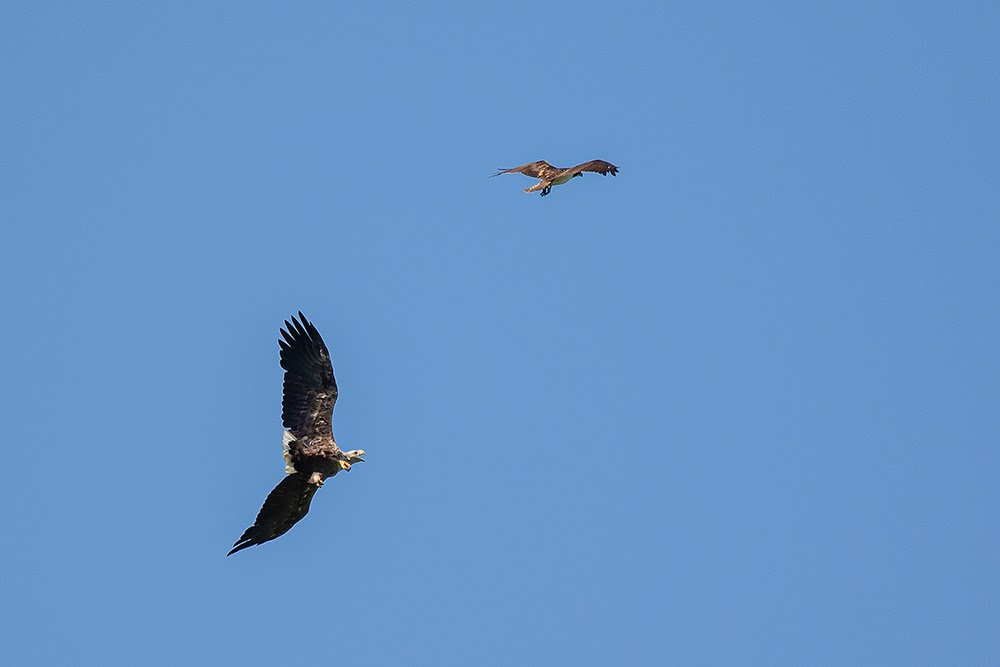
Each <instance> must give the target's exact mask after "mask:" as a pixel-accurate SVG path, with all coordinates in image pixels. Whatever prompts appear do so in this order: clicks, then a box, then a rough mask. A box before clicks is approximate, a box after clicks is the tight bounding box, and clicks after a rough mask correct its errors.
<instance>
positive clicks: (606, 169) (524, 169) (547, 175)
mask: <svg viewBox="0 0 1000 667" xmlns="http://www.w3.org/2000/svg"><path fill="white" fill-rule="evenodd" d="M585 171H592V172H594V173H595V174H601V175H603V176H607V175H608V174H611V175H612V176H616V175H618V167H616V166H615V165H613V164H611V163H610V162H605V161H604V160H591V161H590V162H584V163H583V164H578V165H576V166H575V167H570V168H569V169H563V168H561V167H553V166H552V165H551V164H549V163H548V162H546V161H545V160H539V161H538V162H529V163H528V164H522V165H521V166H520V167H514V168H513V169H501V170H499V171H498V172H497V173H495V174H493V175H491V176H490V178H493V176H499V175H500V174H524V175H525V176H531V177H532V178H537V179H538V180H539V181H540V182H539V183H535V184H534V185H532V186H531V187H530V188H528V189H527V190H525V192H536V191H538V190H541V191H542V196H543V197H544V196H545V195H547V194H549V193H550V192H552V186H553V185H562V184H563V183H566V182H567V181H570V180H572V179H573V178H575V177H577V176H583V172H585Z"/></svg>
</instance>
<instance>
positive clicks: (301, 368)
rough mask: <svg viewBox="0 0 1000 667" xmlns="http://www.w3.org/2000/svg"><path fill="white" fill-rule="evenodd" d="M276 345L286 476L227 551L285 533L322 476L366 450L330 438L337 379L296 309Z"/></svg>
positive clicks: (302, 512)
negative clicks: (281, 370) (282, 378)
mask: <svg viewBox="0 0 1000 667" xmlns="http://www.w3.org/2000/svg"><path fill="white" fill-rule="evenodd" d="M278 345H279V346H280V347H281V353H280V354H281V367H282V368H284V369H285V381H284V391H283V394H282V400H281V421H282V424H283V425H284V427H285V429H286V430H285V433H284V434H283V437H282V449H283V453H284V457H285V472H286V473H287V477H285V479H283V480H282V481H281V483H280V484H278V486H276V487H274V490H273V491H271V493H269V494H268V496H267V499H266V500H265V501H264V505H263V507H261V508H260V512H258V514H257V520H256V521H254V524H253V525H252V526H250V527H249V528H247V529H246V531H245V532H244V533H243V535H242V536H241V537H240V539H238V540H236V543H235V544H234V545H233V548H232V550H231V551H230V552H229V553H228V554H226V555H232V554H234V553H236V552H237V551H240V550H241V549H246V548H247V547H252V546H254V545H257V544H263V543H264V542H268V541H270V540H273V539H274V538H276V537H280V536H282V535H284V534H285V533H287V532H288V531H289V530H290V529H291V527H292V526H294V525H295V524H296V523H298V521H299V520H300V519H302V517H304V516H305V515H306V514H307V513H308V512H309V504H310V503H311V502H312V498H313V496H314V495H315V494H316V489H318V488H319V487H320V486H322V485H323V481H324V480H325V479H327V478H329V477H333V476H334V475H336V474H337V473H338V472H340V471H341V470H350V469H351V465H352V464H353V463H359V462H363V461H364V458H362V457H363V456H364V454H365V453H364V451H362V450H360V449H359V450H355V451H353V452H342V451H341V450H340V447H338V446H337V443H336V442H335V441H334V439H333V406H334V404H335V403H336V402H337V381H336V379H334V376H333V365H332V364H331V363H330V352H329V350H327V348H326V344H325V343H324V342H323V338H322V337H321V336H320V335H319V331H318V330H317V329H316V327H315V326H313V324H312V323H311V322H310V321H309V320H307V319H306V318H305V316H304V315H303V314H302V312H301V311H299V317H298V319H295V317H292V319H291V322H289V321H288V320H286V321H285V328H284V329H282V330H281V339H279V340H278Z"/></svg>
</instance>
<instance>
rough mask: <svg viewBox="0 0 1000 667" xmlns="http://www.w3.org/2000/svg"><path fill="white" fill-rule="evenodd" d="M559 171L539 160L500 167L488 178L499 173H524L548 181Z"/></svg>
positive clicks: (559, 170)
mask: <svg viewBox="0 0 1000 667" xmlns="http://www.w3.org/2000/svg"><path fill="white" fill-rule="evenodd" d="M561 171H562V169H559V168H558V167H553V166H552V165H551V164H549V163H548V162H546V161H545V160H539V161H538V162H529V163H528V164H522V165H521V166H520V167H513V168H511V169H500V170H499V171H497V173H495V174H493V175H492V176H490V178H492V177H493V176H499V175H500V174H524V175H525V176H531V177H532V178H539V179H541V180H543V181H548V180H551V179H553V178H555V176H557V175H558V174H559V172H561Z"/></svg>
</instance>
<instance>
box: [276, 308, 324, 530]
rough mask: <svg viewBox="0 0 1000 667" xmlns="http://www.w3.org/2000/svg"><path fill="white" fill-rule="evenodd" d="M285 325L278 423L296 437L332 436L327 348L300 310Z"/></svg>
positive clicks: (308, 438)
mask: <svg viewBox="0 0 1000 667" xmlns="http://www.w3.org/2000/svg"><path fill="white" fill-rule="evenodd" d="M285 328H286V329H287V331H286V329H282V330H281V336H282V338H283V339H284V340H282V339H278V345H279V346H281V367H282V368H284V369H285V382H284V391H283V394H282V397H281V423H282V424H283V425H284V427H285V428H287V429H288V430H289V431H291V432H292V434H293V435H294V436H295V438H296V440H304V441H306V442H308V441H310V440H311V439H312V438H313V437H315V436H332V435H333V424H332V422H333V406H334V404H335V403H336V402H337V381H336V380H335V379H334V377H333V365H332V364H331V363H330V352H329V351H328V350H327V349H326V344H325V343H324V342H323V338H322V336H320V335H319V331H317V330H316V327H315V326H313V324H312V322H310V321H309V320H307V319H306V318H305V316H304V315H303V314H302V311H299V319H298V320H296V319H295V318H294V317H292V321H291V322H289V321H288V320H285ZM299 518H301V517H299ZM296 520H297V519H296Z"/></svg>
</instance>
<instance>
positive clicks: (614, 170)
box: [566, 160, 618, 176]
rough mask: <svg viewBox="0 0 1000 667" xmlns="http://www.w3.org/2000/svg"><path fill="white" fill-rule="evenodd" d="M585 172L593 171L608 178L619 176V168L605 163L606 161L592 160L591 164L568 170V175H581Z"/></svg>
mask: <svg viewBox="0 0 1000 667" xmlns="http://www.w3.org/2000/svg"><path fill="white" fill-rule="evenodd" d="M583 171H592V172H594V173H596V174H601V175H603V176H607V175H608V174H611V175H612V176H617V175H618V167H616V166H615V165H613V164H611V163H610V162H605V161H604V160H591V161H590V162H584V163H583V164H578V165H576V166H575V167H573V168H572V169H567V170H566V173H572V174H579V173H580V172H583Z"/></svg>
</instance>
